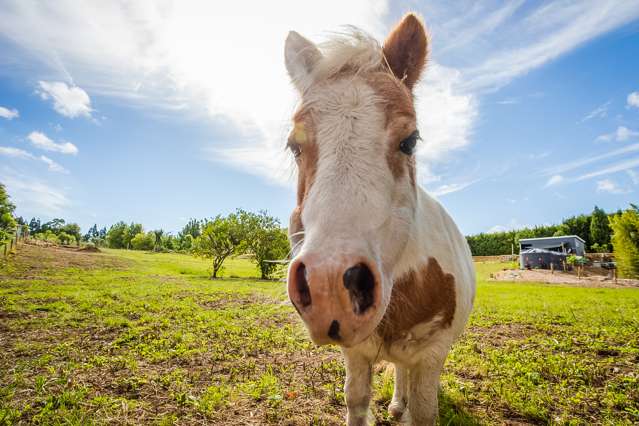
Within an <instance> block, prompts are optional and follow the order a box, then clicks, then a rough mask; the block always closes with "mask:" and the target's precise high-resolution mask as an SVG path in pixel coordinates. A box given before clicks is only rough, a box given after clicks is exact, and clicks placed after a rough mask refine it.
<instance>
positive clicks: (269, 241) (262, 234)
mask: <svg viewBox="0 0 639 426" xmlns="http://www.w3.org/2000/svg"><path fill="white" fill-rule="evenodd" d="M237 215H238V217H239V219H240V224H241V226H242V228H243V231H244V232H243V233H244V250H245V251H248V252H249V253H251V254H252V255H253V260H254V262H255V264H256V265H257V267H258V268H259V269H260V274H261V278H262V279H269V278H271V277H272V274H273V272H274V271H275V270H276V269H277V266H278V264H277V263H274V262H272V261H275V260H282V259H284V258H286V256H287V255H288V252H289V250H290V246H289V243H288V237H287V235H286V233H285V232H284V231H283V230H282V229H281V228H280V222H279V220H278V219H277V218H275V217H273V216H269V215H268V213H267V212H266V211H260V212H259V213H258V214H255V213H251V212H247V211H244V210H238V211H237Z"/></svg>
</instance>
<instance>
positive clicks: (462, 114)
mask: <svg viewBox="0 0 639 426" xmlns="http://www.w3.org/2000/svg"><path fill="white" fill-rule="evenodd" d="M460 79H461V74H460V72H459V71H458V70H455V69H452V68H446V67H444V66H441V65H439V64H437V63H430V64H429V68H428V69H427V71H426V76H425V78H424V81H423V82H422V83H421V84H420V85H419V86H417V89H416V91H415V97H416V98H417V105H416V109H417V117H418V121H419V128H420V133H421V134H422V135H423V138H424V143H423V147H422V148H420V149H419V150H418V152H417V157H418V159H420V160H421V161H422V162H424V163H428V162H432V161H439V160H443V159H445V157H446V155H447V154H448V153H450V152H452V151H454V150H457V149H460V148H463V147H465V146H467V145H468V144H469V143H470V138H471V134H472V128H473V125H474V122H475V118H476V117H477V114H478V112H477V99H476V97H475V95H473V94H471V93H464V92H461V91H460V90H459V89H458V87H459V85H460Z"/></svg>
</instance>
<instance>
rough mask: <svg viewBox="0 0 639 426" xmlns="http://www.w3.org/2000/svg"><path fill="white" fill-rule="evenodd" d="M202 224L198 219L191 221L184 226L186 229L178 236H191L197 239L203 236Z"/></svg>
mask: <svg viewBox="0 0 639 426" xmlns="http://www.w3.org/2000/svg"><path fill="white" fill-rule="evenodd" d="M201 226H202V223H201V222H200V221H199V220H197V219H189V221H188V222H187V223H186V225H184V228H182V230H181V231H180V233H179V234H178V236H180V237H182V236H186V235H190V236H192V237H193V238H197V237H199V236H200V235H201V234H202V228H201Z"/></svg>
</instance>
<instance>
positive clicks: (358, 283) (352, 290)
mask: <svg viewBox="0 0 639 426" xmlns="http://www.w3.org/2000/svg"><path fill="white" fill-rule="evenodd" d="M344 287H346V288H347V289H348V293H349V294H350V296H351V302H352V303H353V311H354V312H355V313H356V314H358V315H361V314H363V313H364V312H366V310H367V309H368V308H370V307H371V306H373V303H375V277H374V276H373V273H372V272H371V270H370V269H369V268H368V266H366V265H365V264H363V263H360V264H357V265H355V266H353V267H351V268H348V269H347V270H346V272H344Z"/></svg>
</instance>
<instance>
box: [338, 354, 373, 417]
mask: <svg viewBox="0 0 639 426" xmlns="http://www.w3.org/2000/svg"><path fill="white" fill-rule="evenodd" d="M342 352H343V354H344V359H345V361H346V383H345V385H344V393H345V395H346V408H347V410H348V413H347V416H346V422H347V424H348V425H349V426H362V425H367V424H368V420H369V415H370V414H369V413H370V411H369V404H370V399H371V374H372V363H371V361H370V360H369V359H367V358H366V357H364V356H363V355H361V354H359V353H357V352H353V351H349V350H347V349H343V350H342Z"/></svg>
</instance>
